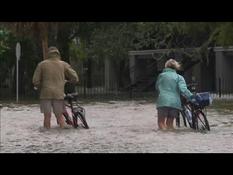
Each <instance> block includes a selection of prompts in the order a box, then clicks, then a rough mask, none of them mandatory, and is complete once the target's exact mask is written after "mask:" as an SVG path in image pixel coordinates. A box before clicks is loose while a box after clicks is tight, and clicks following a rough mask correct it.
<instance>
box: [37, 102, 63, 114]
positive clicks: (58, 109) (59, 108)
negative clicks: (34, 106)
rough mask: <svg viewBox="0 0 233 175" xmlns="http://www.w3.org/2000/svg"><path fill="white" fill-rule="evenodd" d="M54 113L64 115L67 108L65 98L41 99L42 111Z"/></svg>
mask: <svg viewBox="0 0 233 175" xmlns="http://www.w3.org/2000/svg"><path fill="white" fill-rule="evenodd" d="M52 110H53V113H54V114H55V115H56V116H60V115H62V113H63V112H64V110H65V103H64V100H40V111H41V113H51V112H52Z"/></svg>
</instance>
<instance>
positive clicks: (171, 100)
mask: <svg viewBox="0 0 233 175" xmlns="http://www.w3.org/2000/svg"><path fill="white" fill-rule="evenodd" d="M180 67H181V66H180V64H179V63H178V62H177V61H175V60H174V59H169V60H168V61H167V62H166V63H165V68H164V70H163V72H162V73H161V74H160V75H159V76H158V79H157V82H156V90H157V91H158V99H157V110H158V127H159V129H162V130H166V129H174V127H173V122H174V119H175V118H176V117H179V111H180V110H182V107H181V100H180V95H184V96H185V97H186V98H187V99H190V100H191V98H192V96H193V94H192V93H191V92H190V91H189V90H188V89H187V85H186V82H185V80H184V78H183V77H182V76H181V75H179V74H177V73H176V71H177V70H180Z"/></svg>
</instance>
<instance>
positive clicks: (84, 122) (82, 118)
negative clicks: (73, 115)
mask: <svg viewBox="0 0 233 175" xmlns="http://www.w3.org/2000/svg"><path fill="white" fill-rule="evenodd" d="M78 117H79V119H80V120H81V122H82V124H83V127H84V128H85V129H89V126H88V124H87V121H86V118H85V116H84V115H83V114H81V113H79V114H78Z"/></svg>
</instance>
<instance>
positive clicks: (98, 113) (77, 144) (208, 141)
mask: <svg viewBox="0 0 233 175" xmlns="http://www.w3.org/2000/svg"><path fill="white" fill-rule="evenodd" d="M83 107H85V109H86V117H87V122H88V124H89V126H90V129H89V130H86V129H84V128H81V127H80V128H77V129H74V128H70V129H63V130H62V129H60V128H58V127H57V126H56V120H55V117H53V118H52V128H51V129H50V130H44V129H43V128H42V127H41V126H42V123H43V117H42V114H40V113H39V106H38V105H9V106H8V107H6V106H5V107H3V108H2V110H1V147H0V152H1V153H231V152H233V114H231V113H230V112H223V113H220V112H218V111H215V110H214V109H208V113H207V114H208V120H209V123H210V126H211V131H210V132H207V133H198V132H194V131H193V130H191V129H189V128H185V127H181V128H178V129H177V130H176V131H172V132H171V131H158V128H157V118H156V112H157V111H156V108H155V104H153V103H147V102H145V101H112V102H110V103H95V104H85V105H83Z"/></svg>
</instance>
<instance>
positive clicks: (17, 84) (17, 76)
mask: <svg viewBox="0 0 233 175" xmlns="http://www.w3.org/2000/svg"><path fill="white" fill-rule="evenodd" d="M20 55H21V47H20V43H19V42H17V44H16V102H17V103H18V101H19V60H20Z"/></svg>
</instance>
